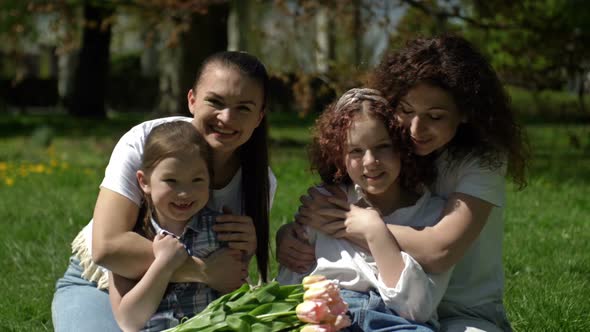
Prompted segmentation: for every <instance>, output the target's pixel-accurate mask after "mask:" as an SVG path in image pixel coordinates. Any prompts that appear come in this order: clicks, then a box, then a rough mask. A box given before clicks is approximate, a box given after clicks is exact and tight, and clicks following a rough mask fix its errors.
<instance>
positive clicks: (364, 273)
mask: <svg viewBox="0 0 590 332" xmlns="http://www.w3.org/2000/svg"><path fill="white" fill-rule="evenodd" d="M313 133H314V134H313V141H312V144H311V148H310V151H311V153H310V155H311V158H310V159H311V165H312V168H313V169H315V170H317V171H318V173H319V174H320V176H321V178H322V181H323V182H324V183H325V184H334V185H338V187H339V188H340V189H341V190H342V191H343V192H344V193H345V197H331V198H332V199H333V200H332V201H333V202H334V203H335V204H336V205H337V206H338V209H332V210H331V211H328V215H330V216H331V217H334V218H339V219H341V220H344V227H345V229H343V230H341V232H339V233H335V234H332V235H327V234H324V233H320V232H316V231H314V230H313V229H311V228H308V236H309V240H310V243H312V244H314V246H315V255H316V264H315V267H314V268H313V270H312V271H311V273H310V274H311V275H324V276H325V277H326V278H328V279H337V280H338V281H339V284H340V287H341V288H342V291H341V294H342V298H343V299H344V300H345V301H346V302H347V303H348V304H349V311H350V314H351V315H352V325H351V326H350V327H349V328H348V329H349V330H350V331H434V330H435V329H436V327H437V323H436V307H437V305H438V303H439V301H440V300H441V298H442V296H443V294H444V292H445V290H446V286H447V283H448V281H449V278H450V272H451V269H449V270H448V271H446V272H444V273H440V274H436V275H434V274H431V275H429V274H426V273H425V272H424V271H423V270H422V267H421V266H420V264H418V263H417V262H416V261H415V260H414V259H413V258H412V257H411V256H410V255H408V254H407V253H405V252H403V251H401V249H400V247H399V245H398V244H397V242H396V240H395V238H394V237H393V236H392V235H391V234H390V233H389V231H388V229H387V225H388V224H398V225H405V226H412V227H426V226H432V225H434V224H435V223H436V222H437V221H438V220H439V217H440V214H441V213H442V210H443V207H444V203H445V202H444V200H443V199H441V198H438V197H434V196H431V195H430V192H429V191H428V190H427V189H426V187H425V186H424V183H428V182H430V179H432V175H433V174H432V171H431V170H432V167H431V166H432V165H431V164H430V163H429V160H427V159H424V158H420V157H418V156H415V155H413V154H412V153H411V152H410V150H411V144H410V143H409V142H408V140H407V139H404V135H403V130H402V127H401V125H400V124H399V123H398V122H397V121H396V119H395V114H394V112H393V110H391V107H390V106H389V103H388V102H387V100H385V98H383V97H382V96H381V94H380V93H379V91H377V90H373V89H352V90H349V91H348V92H346V93H345V94H344V95H343V96H342V97H341V98H340V99H339V100H338V102H337V103H336V104H333V105H330V106H329V107H328V109H327V110H326V111H325V112H323V113H322V115H321V116H320V117H319V118H318V120H317V122H316V125H315V127H314V131H313ZM318 190H321V191H323V192H324V194H329V193H328V192H327V191H325V190H324V189H323V188H322V187H318ZM344 233H347V234H350V235H354V236H357V237H360V238H362V239H363V240H364V241H365V242H366V244H367V248H366V249H364V248H362V247H359V246H357V245H355V244H354V241H349V240H347V239H343V238H342V236H343V235H344ZM302 277H303V275H300V274H298V273H295V272H292V271H289V270H287V269H284V268H282V269H281V271H280V273H279V276H278V281H279V282H281V283H298V282H300V279H301V278H302Z"/></svg>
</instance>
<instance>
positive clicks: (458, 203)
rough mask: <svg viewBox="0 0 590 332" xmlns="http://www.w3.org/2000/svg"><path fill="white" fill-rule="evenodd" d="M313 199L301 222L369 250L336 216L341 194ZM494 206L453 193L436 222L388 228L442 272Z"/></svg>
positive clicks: (421, 260)
mask: <svg viewBox="0 0 590 332" xmlns="http://www.w3.org/2000/svg"><path fill="white" fill-rule="evenodd" d="M313 201H314V203H313V204H306V202H303V208H300V212H301V211H304V213H303V214H301V215H300V216H299V217H298V219H297V220H298V221H299V222H302V223H305V224H308V225H310V226H311V227H314V228H316V229H318V230H319V231H321V232H324V233H326V234H330V235H332V236H335V237H344V238H346V239H348V240H350V241H351V242H354V243H355V244H357V245H359V246H361V247H363V248H365V249H368V245H367V244H366V241H364V239H362V238H359V237H355V236H353V235H351V234H347V233H346V231H345V227H344V221H343V220H341V219H340V220H336V219H337V218H336V219H335V216H336V215H338V212H337V211H336V210H337V209H338V206H343V205H344V204H345V201H343V200H342V199H340V198H338V197H329V196H319V195H316V196H315V197H314V198H313ZM326 202H331V204H332V207H331V208H327V204H326ZM493 207H494V205H493V204H491V203H489V202H487V201H484V200H482V199H479V198H476V197H474V196H470V195H467V194H462V193H453V194H451V196H450V197H449V199H448V200H447V203H446V205H445V209H444V211H443V213H442V217H441V220H440V221H439V222H438V223H437V224H436V225H434V226H432V227H425V228H423V229H415V228H412V227H408V226H400V225H388V229H389V230H390V232H391V233H392V234H393V236H394V237H395V238H396V240H397V241H398V244H399V246H400V247H401V249H402V250H403V251H405V252H407V253H408V254H410V255H411V256H412V257H414V259H416V260H417V261H418V262H419V263H420V265H422V267H423V268H424V269H425V270H426V271H427V272H431V273H441V272H445V271H447V270H448V269H449V268H451V267H452V266H453V265H455V264H457V263H458V262H459V260H460V259H461V258H462V257H463V255H464V254H465V252H466V251H467V249H469V247H470V246H471V244H472V243H473V242H474V241H475V240H476V239H477V237H478V236H479V234H480V233H481V230H482V229H483V227H484V226H485V223H486V222H487V219H488V217H489V215H490V213H491V211H492V208H493ZM277 251H279V249H277Z"/></svg>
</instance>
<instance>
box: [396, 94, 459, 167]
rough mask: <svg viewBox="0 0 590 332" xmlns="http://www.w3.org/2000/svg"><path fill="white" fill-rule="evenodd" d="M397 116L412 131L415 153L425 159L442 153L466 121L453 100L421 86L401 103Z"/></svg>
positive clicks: (451, 97) (446, 95)
mask: <svg viewBox="0 0 590 332" xmlns="http://www.w3.org/2000/svg"><path fill="white" fill-rule="evenodd" d="M396 115H397V118H398V120H399V121H400V122H401V123H402V124H403V125H404V127H406V128H408V129H410V133H411V136H412V142H413V144H414V151H415V152H416V154H418V155H421V156H426V155H429V154H431V153H433V152H435V151H440V150H442V149H443V148H444V147H445V146H446V145H447V144H448V143H449V142H450V141H451V140H452V139H453V137H455V134H456V133H457V128H458V127H459V125H460V124H461V122H463V121H464V120H463V119H464V117H463V116H462V115H461V114H460V113H459V109H458V108H457V105H456V104H455V101H454V99H453V96H451V95H450V94H449V93H448V92H446V91H445V90H443V89H441V88H439V87H437V86H434V85H431V84H427V83H421V84H418V85H417V86H415V87H414V88H412V89H411V90H410V91H409V92H408V93H407V94H406V95H405V96H404V97H403V98H402V99H401V101H400V104H399V106H398V110H397V112H396Z"/></svg>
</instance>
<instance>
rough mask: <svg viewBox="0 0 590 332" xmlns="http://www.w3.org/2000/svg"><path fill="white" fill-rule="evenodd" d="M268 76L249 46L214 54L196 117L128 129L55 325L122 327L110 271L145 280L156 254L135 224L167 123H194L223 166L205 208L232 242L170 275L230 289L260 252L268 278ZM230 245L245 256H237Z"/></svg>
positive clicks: (77, 252) (57, 305)
mask: <svg viewBox="0 0 590 332" xmlns="http://www.w3.org/2000/svg"><path fill="white" fill-rule="evenodd" d="M268 82H269V78H268V73H267V71H266V68H265V67H264V65H263V64H262V63H261V62H260V61H259V60H258V59H257V58H256V57H254V56H252V55H251V54H248V53H246V52H237V51H224V52H219V53H215V54H212V55H210V56H209V57H207V59H205V60H204V61H203V63H202V65H201V68H200V69H199V70H198V72H197V75H196V79H195V81H194V84H193V86H192V88H191V89H189V90H188V93H187V102H188V109H189V110H190V112H191V114H192V115H193V116H192V117H185V116H170V117H165V118H159V119H154V120H149V121H145V122H143V123H140V124H138V125H137V126H135V127H133V128H132V129H130V130H129V131H128V132H127V133H125V134H124V135H123V136H122V137H121V139H120V140H119V142H118V143H117V145H116V146H115V148H114V149H113V152H112V154H111V158H110V161H109V164H108V166H107V168H106V171H105V177H104V179H103V180H102V182H101V184H100V192H99V194H98V198H97V200H96V205H95V208H94V215H93V219H92V220H91V221H90V223H89V224H88V225H87V226H86V227H84V229H83V230H82V231H80V232H79V233H78V236H76V238H75V239H74V241H73V243H72V256H71V257H70V264H69V266H68V268H67V270H66V272H65V274H64V276H63V277H62V278H60V279H59V280H58V281H57V283H56V289H55V293H54V297H53V302H52V305H51V311H52V322H53V326H54V329H55V331H56V332H70V331H78V330H79V329H80V326H83V327H84V331H88V332H105V331H120V329H119V326H118V324H117V322H116V320H115V318H114V316H113V312H112V309H111V305H110V300H109V295H108V292H107V291H105V288H106V287H108V273H106V272H105V271H107V269H108V270H110V271H112V272H114V273H116V274H118V275H121V276H124V277H126V278H128V279H131V280H138V279H140V278H141V277H142V276H143V274H144V273H145V272H146V271H147V269H148V268H149V267H150V266H151V264H152V263H153V261H154V259H155V257H154V253H153V248H152V242H151V241H149V240H147V239H146V238H144V237H142V236H140V235H138V234H137V233H135V232H133V228H134V226H135V224H136V221H137V216H138V213H139V206H140V204H141V198H142V191H141V188H140V187H139V184H138V183H137V179H136V172H137V170H139V168H140V164H141V160H142V155H143V146H144V143H145V139H146V136H147V135H149V133H150V131H151V130H152V129H153V128H154V127H155V126H157V125H159V124H162V123H166V122H171V121H185V122H189V123H191V124H192V125H193V126H194V127H195V128H196V130H197V131H198V132H199V133H200V134H201V135H202V136H203V137H204V139H205V140H206V141H207V143H208V144H209V146H210V147H211V150H212V159H213V167H214V169H215V174H213V177H212V178H211V195H210V199H209V201H208V203H207V206H208V207H209V208H211V209H212V210H215V211H219V212H223V213H224V214H223V215H222V216H219V217H217V218H216V224H215V226H214V228H215V231H216V232H217V235H218V237H219V240H221V241H226V242H227V247H228V248H222V249H220V250H217V251H215V252H214V253H213V254H212V255H209V256H208V257H207V258H205V259H200V258H198V257H190V259H186V260H185V261H184V263H183V264H182V265H181V266H180V267H179V268H178V269H176V271H175V272H174V274H173V275H172V280H173V281H175V282H200V283H204V284H207V285H208V286H210V287H211V288H213V289H215V290H217V291H219V292H221V293H227V292H230V291H232V290H234V289H237V288H238V287H240V286H241V285H242V284H243V283H244V282H246V277H247V276H248V265H249V263H250V261H251V258H252V256H253V255H256V265H257V266H258V272H259V275H260V278H261V279H262V280H267V274H268V257H269V251H268V247H269V246H268V239H269V226H268V222H269V219H268V213H269V208H270V206H271V205H272V199H273V196H274V193H275V191H276V178H275V176H274V174H273V173H272V171H271V170H270V168H269V167H268V144H267V122H266V118H267V117H266V110H265V109H266V103H267V102H266V101H267V98H268V85H269V83H268ZM186 167H187V168H190V167H191V165H186ZM229 249H237V250H240V251H245V252H246V253H247V255H245V256H242V257H238V258H236V257H235V255H232V254H231V251H230V250H229Z"/></svg>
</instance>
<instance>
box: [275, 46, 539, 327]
mask: <svg viewBox="0 0 590 332" xmlns="http://www.w3.org/2000/svg"><path fill="white" fill-rule="evenodd" d="M369 86H370V87H371V88H375V89H377V90H379V91H381V92H382V93H383V95H384V97H385V99H387V101H388V102H389V103H390V104H391V105H392V106H393V110H395V114H396V116H397V117H398V119H399V121H400V122H401V123H402V124H403V126H404V127H406V128H407V129H408V130H409V131H410V135H411V139H412V145H413V150H414V152H415V153H416V154H418V155H420V156H425V157H432V158H435V159H436V161H435V165H436V166H435V167H436V169H437V177H436V180H435V181H434V183H433V184H432V185H431V186H430V189H431V191H432V192H433V193H434V194H436V195H439V196H441V197H443V198H445V199H446V201H447V203H446V206H445V209H444V212H443V214H442V215H441V220H440V222H438V223H436V224H435V225H432V226H428V227H424V228H419V229H416V228H413V227H407V226H403V225H394V224H388V225H387V228H388V229H389V231H390V232H391V234H392V235H393V236H394V237H395V239H396V241H397V243H398V244H399V246H400V248H401V249H402V250H403V251H405V252H407V253H409V254H410V255H411V256H412V257H414V258H415V259H416V260H417V261H418V262H419V263H420V265H421V266H422V267H423V268H424V270H425V271H427V272H430V273H440V272H443V271H447V270H448V269H449V268H450V267H452V266H455V268H454V270H453V274H452V276H451V280H450V282H449V286H448V288H447V291H446V293H445V295H444V297H443V299H442V301H441V303H440V305H439V307H438V316H439V322H440V324H441V331H451V332H463V331H490V332H491V331H511V326H510V322H509V321H508V318H507V317H506V312H505V309H504V304H503V291H504V269H503V264H502V237H503V230H504V220H503V216H502V215H503V209H504V205H505V196H506V189H505V182H506V180H505V178H506V177H508V178H511V179H512V180H513V181H514V183H515V184H516V186H517V187H518V188H523V187H524V186H526V176H525V173H526V172H525V171H526V168H527V164H528V145H527V141H526V137H525V135H524V133H523V131H522V130H521V127H520V126H519V125H518V123H517V122H516V120H515V116H514V113H513V111H512V109H511V107H510V101H509V98H508V95H507V94H506V91H505V90H504V88H503V86H502V83H501V82H500V80H499V78H498V76H497V74H496V72H495V71H494V69H493V68H492V66H491V65H490V63H489V62H488V60H487V59H486V58H485V57H484V56H483V55H482V54H481V53H480V52H479V51H478V50H477V49H476V48H475V46H474V45H472V44H471V43H470V42H469V41H467V40H466V39H464V38H463V37H460V36H456V35H442V36H436V37H431V38H416V39H413V40H410V41H409V42H408V43H407V45H406V46H405V47H403V48H401V49H399V50H397V51H395V52H391V53H388V54H386V55H385V56H384V58H383V60H382V62H381V63H380V64H379V65H378V66H377V68H376V69H375V70H373V72H372V73H371V75H370V80H369ZM329 190H330V191H331V192H332V194H333V195H338V194H337V192H338V188H333V187H332V188H329ZM302 203H303V205H302V207H301V208H300V209H299V214H298V216H297V218H296V221H297V222H298V223H299V224H306V225H310V226H312V227H314V228H316V229H318V230H320V231H322V232H324V233H327V234H334V233H339V232H341V231H342V230H343V229H345V225H344V220H342V218H340V219H339V218H331V217H326V216H323V214H324V212H322V211H330V210H333V209H334V208H338V207H335V206H334V204H333V203H331V202H330V201H329V198H328V197H326V196H325V195H322V194H321V193H319V192H318V191H317V190H315V189H311V190H310V196H309V197H308V196H304V197H302ZM298 223H290V224H287V225H285V226H283V227H282V228H281V230H280V231H279V233H278V235H277V257H278V260H279V262H280V263H281V265H285V266H288V267H289V268H290V269H292V270H295V271H302V270H305V269H307V266H308V265H310V264H313V262H314V261H315V259H314V257H315V256H314V254H313V250H314V249H313V247H311V246H309V245H306V241H305V240H304V232H303V231H301V227H298ZM344 236H345V237H346V238H349V237H354V236H353V235H350V234H345V235H344Z"/></svg>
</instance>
